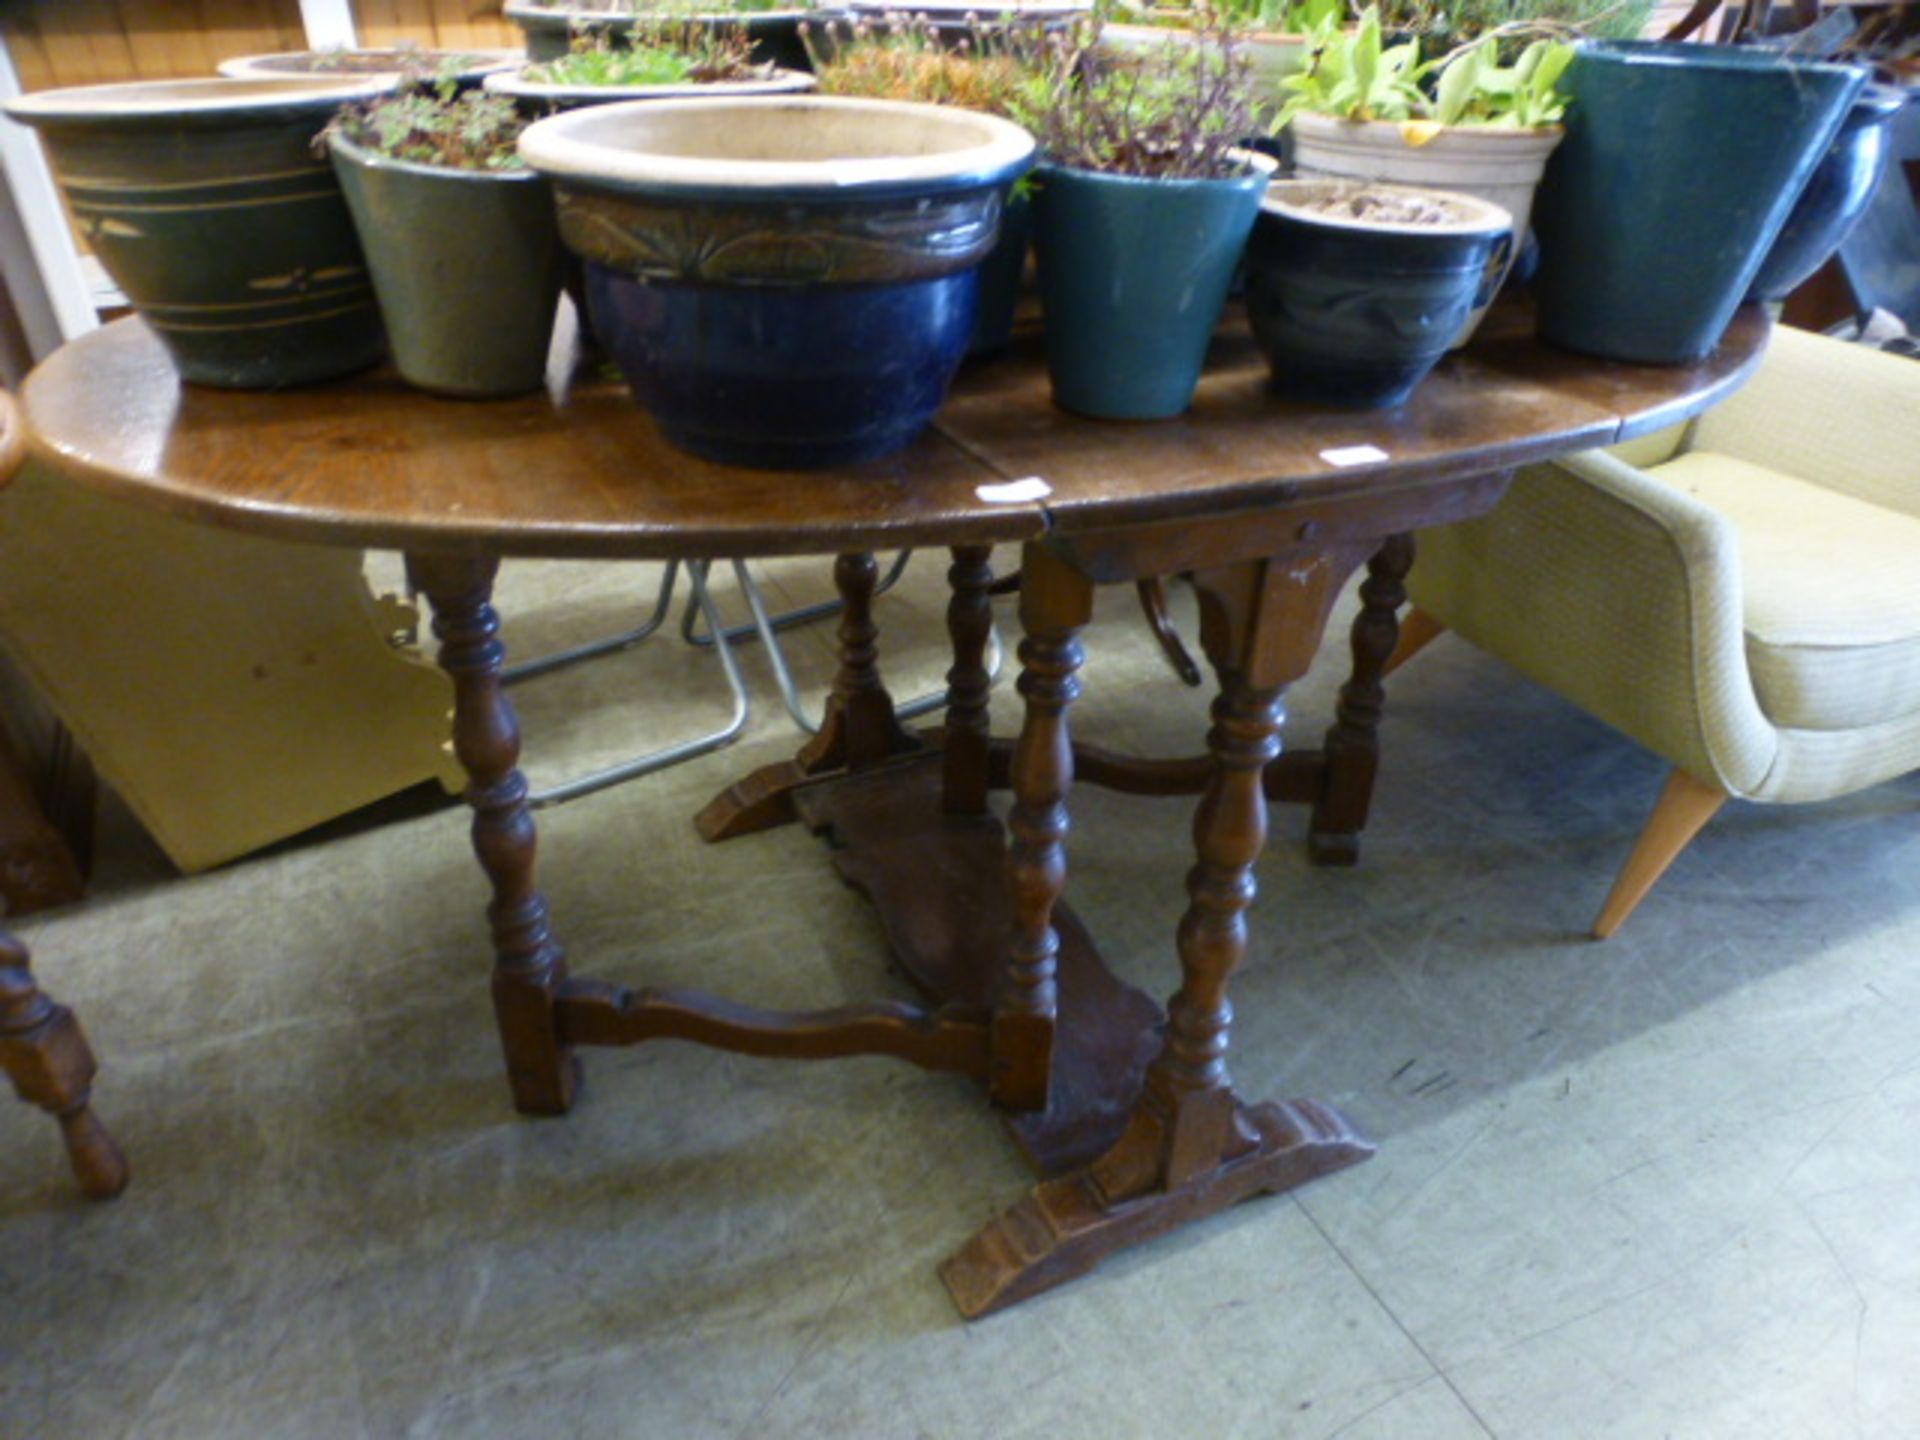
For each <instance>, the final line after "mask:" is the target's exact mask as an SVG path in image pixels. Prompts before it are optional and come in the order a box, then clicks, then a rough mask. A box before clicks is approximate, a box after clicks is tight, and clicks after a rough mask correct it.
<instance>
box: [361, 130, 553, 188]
mask: <svg viewBox="0 0 1920 1440" xmlns="http://www.w3.org/2000/svg"><path fill="white" fill-rule="evenodd" d="M327 148H328V149H330V150H331V151H332V152H333V153H334V154H336V155H338V156H340V157H341V158H342V159H344V160H346V161H349V162H350V163H352V164H354V165H358V166H360V167H361V168H362V169H365V170H392V171H396V172H398V173H400V174H402V175H418V176H420V177H421V178H423V179H428V180H445V181H448V182H449V183H453V184H458V183H460V182H463V181H465V182H470V183H471V182H482V183H493V182H499V183H504V184H509V185H528V184H532V185H537V184H541V183H544V180H545V177H544V176H541V175H538V174H536V173H535V172H534V171H532V170H528V169H524V168H522V169H519V170H466V169H462V168H460V167H457V166H453V165H428V164H425V163H423V162H421V161H419V160H399V159H395V158H394V157H393V156H391V155H376V154H375V153H374V152H373V151H371V150H369V149H367V147H366V146H364V145H360V144H357V143H355V142H354V141H352V140H349V139H348V138H347V137H346V136H344V135H342V134H341V133H340V132H339V131H337V130H335V131H330V132H329V133H328V135H327Z"/></svg>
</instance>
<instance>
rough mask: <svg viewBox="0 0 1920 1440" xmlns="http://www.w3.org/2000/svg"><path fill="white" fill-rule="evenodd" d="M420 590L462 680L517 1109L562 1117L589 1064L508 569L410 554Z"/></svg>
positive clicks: (464, 741) (464, 736) (499, 1014)
mask: <svg viewBox="0 0 1920 1440" xmlns="http://www.w3.org/2000/svg"><path fill="white" fill-rule="evenodd" d="M407 564H408V568H409V571H410V573H411V575H412V578H413V582H414V584H415V586H416V587H417V588H418V589H419V590H420V591H421V592H422V593H423V594H425V595H426V597H427V600H428V602H429V603H430V604H431V605H432V607H433V633H434V635H435V636H437V637H438V638H439V641H440V654H439V660H440V666H441V668H442V669H443V670H445V671H446V672H447V674H448V675H449V676H450V677H451V678H452V680H453V750H454V754H455V756H456V757H458V759H459V761H460V765H461V768H462V769H464V770H465V771H466V773H467V789H466V799H467V804H468V805H469V806H471V807H472V809H473V853H474V855H475V857H476V858H477V859H478V860H479V862H480V868H481V869H482V870H484V871H485V872H486V875H487V880H488V882H489V883H490V884H491V886H492V887H493V900H492V903H491V904H489V905H488V907H487V921H488V924H489V926H490V927H491V929H492V932H493V951H494V966H493V1009H494V1016H495V1019H496V1021H497V1023H498V1025H499V1028H500V1043H501V1046H502V1048H503V1049H504V1051H505V1052H506V1062H507V1082H508V1084H509V1085H510V1086H511V1087H512V1090H513V1103H514V1105H515V1107H516V1108H517V1109H519V1110H521V1111H522V1112H524V1113H526V1114H529V1115H561V1114H565V1113H566V1111H567V1110H568V1109H569V1108H570V1107H571V1106H572V1104H573V1097H574V1092H575V1089H576V1087H577V1085H578V1082H579V1067H578V1064H577V1062H576V1061H575V1059H574V1056H573V1052H572V1050H571V1048H570V1047H569V1046H567V1045H566V1044H565V1043H564V1042H563V1041H562V1040H561V1038H560V1031H559V1025H558V1022H557V1019H556V1016H555V1012H554V999H555V996H556V993H557V992H558V990H559V987H560V983H561V982H562V981H563V980H565V979H566V974H567V965H566V957H565V955H564V954H563V952H562V951H561V949H560V946H559V944H558V942H557V941H555V939H554V938H553V931H552V928H551V927H550V926H549V925H548V923H547V902H546V897H544V896H543V895H542V894H541V893H540V891H539V888H538V887H537V886H536V885H535V883H534V855H535V850H536V848H537V836H536V833H535V830H534V823H533V812H532V811H531V810H529V809H528V808H527V781H526V777H525V776H524V775H522V774H521V773H520V770H519V760H520V725H519V721H518V719H517V718H516V717H515V715H514V711H513V705H512V702H510V701H509V700H508V699H507V695H506V690H505V688H504V686H503V683H502V679H501V669H502V666H503V665H504V663H505V660H506V647H505V646H504V645H502V644H501V642H500V617H499V615H498V614H497V613H495V611H494V608H493V604H492V597H493V580H494V575H495V573H496V572H497V571H498V569H499V561H498V560H496V559H493V558H490V557H485V556H477V555H409V556H408V557H407Z"/></svg>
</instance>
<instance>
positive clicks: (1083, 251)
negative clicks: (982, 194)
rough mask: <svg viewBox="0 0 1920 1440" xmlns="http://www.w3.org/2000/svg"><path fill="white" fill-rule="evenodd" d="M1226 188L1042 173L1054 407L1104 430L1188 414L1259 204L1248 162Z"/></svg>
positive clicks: (1038, 241) (1249, 157)
mask: <svg viewBox="0 0 1920 1440" xmlns="http://www.w3.org/2000/svg"><path fill="white" fill-rule="evenodd" d="M1245 164H1246V167H1247V168H1246V173H1245V174H1243V175H1238V176H1234V177H1232V178H1230V179H1225V180H1143V179H1139V178H1137V177H1135V176H1131V175H1105V174H1098V173H1095V172H1093V171H1089V170H1068V169H1064V168H1061V167H1059V166H1053V165H1047V166H1042V167H1041V172H1040V178H1039V183H1038V185H1037V186H1036V189H1035V192H1034V201H1033V206H1034V210H1033V238H1034V248H1035V251H1036V252H1037V253H1038V255H1039V259H1040V300H1041V305H1042V307H1043V308H1044V310H1045V312H1046V320H1047V342H1046V343H1047V373H1048V375H1049V376H1050V377H1051V379H1052V381H1053V399H1054V403H1055V404H1057V405H1059V406H1060V407H1061V408H1063V409H1066V410H1072V411H1075V412H1076V413H1078V414H1081V415H1091V416H1093V417H1094V418H1096V419H1101V420H1164V419H1166V418H1168V417H1170V416H1174V415H1178V414H1180V413H1181V412H1182V411H1184V410H1185V409H1186V408H1187V407H1188V406H1189V405H1191V404H1192V403H1193V392H1194V389H1195V387H1196V386H1197V385H1198V384H1199V383H1200V370H1201V367H1202V366H1203V365H1204V364H1205V363H1206V358H1207V341H1208V340H1209V338H1210V337H1211V336H1212V334H1213V327H1214V325H1215V324H1216V323H1217V322H1218V320H1219V318H1220V307H1221V306H1222V305H1224V304H1225V303H1226V299H1227V287H1228V285H1230V284H1231V283H1232V281H1233V275H1234V268H1235V267H1236V266H1237V265H1238V264H1239V261H1240V255H1241V252H1242V251H1243V250H1244V249H1245V248H1246V243H1247V233H1248V232H1249V231H1250V230H1251V229H1252V228H1253V219H1254V216H1255V215H1256V214H1257V213H1258V212H1259V209H1260V196H1261V193H1262V192H1263V191H1264V190H1265V189H1266V188H1267V182H1268V180H1269V179H1270V178H1271V177H1272V175H1273V171H1274V168H1275V165H1274V161H1273V160H1272V158H1271V157H1270V156H1266V155H1256V154H1252V153H1250V152H1249V153H1247V154H1246V155H1245Z"/></svg>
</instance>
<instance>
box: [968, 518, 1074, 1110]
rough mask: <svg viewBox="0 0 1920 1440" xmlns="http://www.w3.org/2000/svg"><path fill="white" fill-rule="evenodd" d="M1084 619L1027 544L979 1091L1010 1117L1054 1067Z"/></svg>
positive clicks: (1047, 557) (1044, 559)
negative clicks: (993, 988) (1070, 717)
mask: <svg viewBox="0 0 1920 1440" xmlns="http://www.w3.org/2000/svg"><path fill="white" fill-rule="evenodd" d="M1092 618H1093V586H1092V585H1091V584H1090V583H1089V582H1088V581H1087V580H1086V579H1085V578H1084V577H1083V576H1081V575H1080V574H1079V573H1078V572H1077V571H1075V570H1073V569H1072V568H1071V567H1069V566H1068V565H1067V564H1066V563H1065V562H1064V561H1062V560H1060V559H1058V558H1057V557H1055V556H1054V555H1053V554H1052V552H1050V551H1048V550H1047V549H1045V548H1044V547H1043V546H1039V545H1029V546H1027V548H1026V556H1025V558H1024V560H1023V561H1022V562H1021V587H1020V623H1021V627H1022V629H1023V630H1024V631H1025V632H1026V638H1025V639H1023V640H1022V641H1021V642H1020V687H1019V688H1020V694H1021V696H1022V697H1023V698H1024V699H1025V700H1026V719H1025V721H1024V722H1023V723H1022V725H1021V728H1020V738H1019V740H1018V742H1017V743H1016V744H1015V746H1014V751H1013V767H1012V781H1013V807H1012V809H1011V810H1010V811H1009V813H1008V816H1007V830H1008V836H1009V843H1008V848H1007V888H1008V890H1009V892H1010V893H1011V895H1012V897H1013V933H1012V937H1011V941H1010V944H1009V948H1008V954H1007V966H1006V970H1005V973H1004V975H1003V977H1002V980H1001V985H1000V992H999V996H998V998H997V1000H996V1002H995V1005H994V1016H993V1036H992V1044H991V1047H990V1051H991V1056H992V1060H991V1070H990V1075H989V1080H988V1086H987V1089H988V1094H989V1095H990V1096H991V1098H992V1099H993V1102H994V1103H995V1104H996V1105H1001V1106H1004V1107H1006V1108H1008V1109H1012V1110H1040V1109H1044V1108H1045V1107H1046V1103H1047V1088H1048V1079H1049V1077H1050V1075H1051V1073H1052V1069H1053V1031H1054V1011H1055V1006H1056V1003H1057V987H1056V985H1055V978H1054V970H1055V962H1056V959H1057V957H1058V955H1059V951H1060V936H1059V934H1058V932H1056V931H1055V929H1054V927H1053V907H1054V905H1055V903H1056V902H1057V901H1058V900H1059V898H1060V895H1061V892H1062V891H1063V890H1065V889H1066V884H1067V852H1066V843H1065V842H1066V837H1067V826H1068V822H1067V791H1068V789H1069V788H1070V787H1071V786H1072V784H1073V742H1072V739H1071V737H1070V736H1069V734H1068V730H1067V710H1068V707H1070V706H1071V705H1072V704H1073V702H1074V700H1076V699H1077V698H1078V697H1079V694H1080V682H1079V680H1078V679H1077V678H1076V677H1077V674H1078V672H1079V669H1080V665H1081V662H1082V661H1083V660H1084V659H1085V658H1086V652H1085V651H1084V650H1082V649H1081V647H1080V641H1079V638H1078V637H1079V633H1080V631H1081V630H1082V629H1083V628H1084V627H1085V626H1086V625H1087V623H1088V622H1089V621H1090V620H1091V619H1092Z"/></svg>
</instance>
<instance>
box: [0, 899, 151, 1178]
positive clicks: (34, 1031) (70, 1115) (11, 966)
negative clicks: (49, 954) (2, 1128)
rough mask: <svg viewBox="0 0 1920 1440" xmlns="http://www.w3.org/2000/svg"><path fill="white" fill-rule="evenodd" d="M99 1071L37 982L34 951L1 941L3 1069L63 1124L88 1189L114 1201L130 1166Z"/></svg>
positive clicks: (67, 1014) (75, 1029)
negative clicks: (96, 1089) (108, 1120)
mask: <svg viewBox="0 0 1920 1440" xmlns="http://www.w3.org/2000/svg"><path fill="white" fill-rule="evenodd" d="M95 1068H96V1067H95V1065H94V1061H93V1051H92V1050H91V1049H89V1048H88V1046H87V1037H86V1036H85V1035H83V1034H82V1033H81V1032H80V1022H79V1021H77V1020H75V1019H74V1018H73V1012H72V1011H71V1010H69V1009H67V1007H66V1006H64V1005H56V1004H54V1003H53V1001H51V1000H49V999H48V998H47V997H46V995H45V994H44V993H42V992H41V990H40V988H39V986H37V985H36V984H34V980H33V971H32V969H31V967H30V965H29V963H28V960H27V948H26V946H24V945H22V944H21V943H20V942H19V941H18V940H15V939H14V938H13V937H12V936H11V935H0V1069H4V1070H5V1071H6V1073H7V1078H8V1079H9V1080H11V1081H12V1082H13V1088H14V1090H15V1092H17V1093H18V1094H19V1096H20V1098H21V1099H22V1100H25V1101H26V1102H27V1103H28V1104H29V1105H38V1106H39V1107H40V1108H41V1109H42V1110H45V1111H46V1112H47V1113H49V1114H50V1115H52V1116H53V1117H54V1118H55V1119H56V1120H58V1121H59V1122H60V1137H61V1139H63V1140H64V1141H65V1142H66V1146H67V1158H68V1159H69V1160H71V1161H72V1162H73V1173H74V1175H75V1176H76V1177H78V1179H79V1181H80V1188H81V1190H82V1191H84V1192H85V1193H86V1194H87V1195H89V1196H91V1197H92V1198H93V1199H95V1200H107V1199H111V1198H112V1197H113V1196H115V1195H118V1194H119V1193H120V1192H121V1191H122V1190H124V1189H126V1188H127V1162H126V1159H125V1157H124V1156H122V1155H121V1153H120V1147H119V1146H117V1145H115V1144H114V1143H113V1137H112V1136H111V1135H109V1134H108V1133H107V1129H106V1127H105V1126H104V1125H102V1124H101V1123H100V1121H99V1120H98V1119H97V1118H96V1117H95V1116H94V1113H93V1106H92V1103H91V1101H92V1096H93V1076H94V1072H95Z"/></svg>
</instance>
